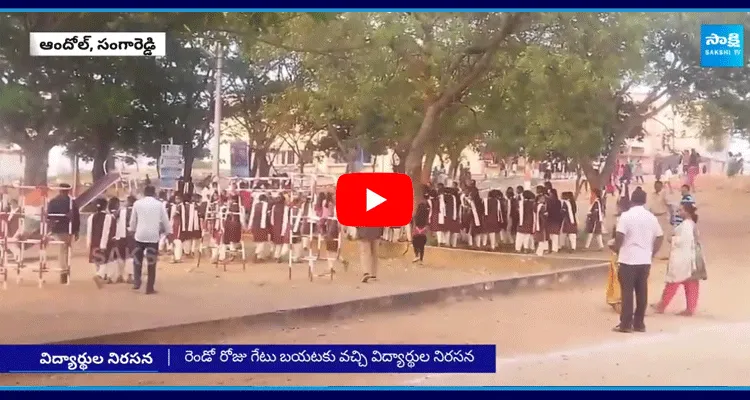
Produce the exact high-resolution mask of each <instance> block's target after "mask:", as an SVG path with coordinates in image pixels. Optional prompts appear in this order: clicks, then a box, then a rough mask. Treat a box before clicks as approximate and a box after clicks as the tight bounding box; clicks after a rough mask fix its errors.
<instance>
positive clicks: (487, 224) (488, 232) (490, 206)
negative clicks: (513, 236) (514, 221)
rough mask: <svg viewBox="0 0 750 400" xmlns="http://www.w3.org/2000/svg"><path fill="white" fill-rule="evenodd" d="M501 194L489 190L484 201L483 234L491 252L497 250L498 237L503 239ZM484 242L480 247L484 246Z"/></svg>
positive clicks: (503, 219) (497, 191)
mask: <svg viewBox="0 0 750 400" xmlns="http://www.w3.org/2000/svg"><path fill="white" fill-rule="evenodd" d="M501 196H502V192H501V191H499V190H490V191H489V193H487V198H486V199H484V224H483V225H484V230H485V232H484V234H485V236H484V237H485V238H487V239H489V242H490V243H489V245H490V249H491V250H496V249H497V243H498V240H497V239H498V236H500V238H501V239H502V238H503V235H502V232H503V230H504V226H503V225H504V221H505V215H504V214H503V207H502V203H501V200H500V198H501ZM486 244H487V243H486V241H485V242H484V243H482V245H483V246H484V245H486Z"/></svg>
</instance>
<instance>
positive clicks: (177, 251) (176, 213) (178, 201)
mask: <svg viewBox="0 0 750 400" xmlns="http://www.w3.org/2000/svg"><path fill="white" fill-rule="evenodd" d="M188 213H189V210H188V209H187V207H185V204H184V203H183V202H182V195H181V194H180V193H177V194H175V195H174V197H173V198H172V204H171V207H170V210H169V220H170V222H171V223H172V235H171V236H170V237H169V242H170V243H171V244H172V263H180V262H182V255H183V246H182V245H183V241H184V240H186V239H187V232H185V231H186V230H187V224H186V223H185V219H186V218H188Z"/></svg>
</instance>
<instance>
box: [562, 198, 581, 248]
mask: <svg viewBox="0 0 750 400" xmlns="http://www.w3.org/2000/svg"><path fill="white" fill-rule="evenodd" d="M561 208H562V209H561V214H562V237H563V240H562V242H563V243H562V245H563V246H564V245H566V244H567V246H568V247H569V249H570V251H575V250H576V247H577V245H578V219H577V217H576V213H577V212H578V207H576V201H575V198H574V196H573V192H563V194H562V207H561Z"/></svg>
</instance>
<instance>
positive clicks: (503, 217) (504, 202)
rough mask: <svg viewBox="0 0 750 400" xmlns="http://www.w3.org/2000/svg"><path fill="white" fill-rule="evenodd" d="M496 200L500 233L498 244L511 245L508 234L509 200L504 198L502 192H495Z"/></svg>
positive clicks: (509, 222)
mask: <svg viewBox="0 0 750 400" xmlns="http://www.w3.org/2000/svg"><path fill="white" fill-rule="evenodd" d="M496 198H497V200H498V202H499V203H500V232H498V238H497V240H498V244H512V243H513V237H512V236H511V234H510V225H511V220H510V200H508V199H506V198H505V195H503V191H502V190H499V189H498V190H497V192H496Z"/></svg>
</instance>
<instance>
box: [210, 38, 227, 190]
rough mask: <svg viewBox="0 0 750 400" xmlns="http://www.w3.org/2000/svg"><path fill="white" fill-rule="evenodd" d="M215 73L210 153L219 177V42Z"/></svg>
mask: <svg viewBox="0 0 750 400" xmlns="http://www.w3.org/2000/svg"><path fill="white" fill-rule="evenodd" d="M215 56H216V74H215V75H214V77H215V78H214V82H215V85H216V88H215V92H214V137H213V146H212V149H211V153H213V175H214V177H216V178H219V168H220V163H219V160H220V159H221V158H220V154H219V153H220V152H221V104H222V101H221V84H222V79H221V75H222V68H223V66H224V65H223V64H224V60H223V54H222V46H221V43H216V54H215Z"/></svg>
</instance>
